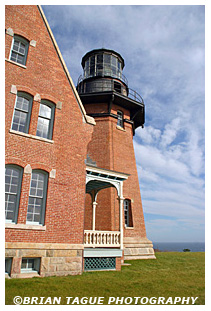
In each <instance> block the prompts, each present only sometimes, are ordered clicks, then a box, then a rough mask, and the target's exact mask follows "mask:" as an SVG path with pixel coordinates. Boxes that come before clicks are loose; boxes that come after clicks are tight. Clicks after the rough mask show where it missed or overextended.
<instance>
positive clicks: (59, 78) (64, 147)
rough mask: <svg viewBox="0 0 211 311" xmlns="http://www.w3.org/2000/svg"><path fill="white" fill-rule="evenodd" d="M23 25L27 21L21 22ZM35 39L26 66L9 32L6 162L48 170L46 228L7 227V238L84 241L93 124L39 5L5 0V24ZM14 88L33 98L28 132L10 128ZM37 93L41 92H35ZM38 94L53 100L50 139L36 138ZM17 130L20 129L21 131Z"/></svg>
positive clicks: (23, 200)
mask: <svg viewBox="0 0 211 311" xmlns="http://www.w3.org/2000/svg"><path fill="white" fill-rule="evenodd" d="M23 25H24V27H23ZM9 28H11V29H12V30H13V32H14V34H17V35H21V36H24V37H25V38H26V39H27V40H29V41H31V40H34V41H36V46H31V45H29V51H28V57H27V62H26V66H25V67H23V66H19V65H18V64H14V63H12V62H10V61H9V55H10V49H11V44H12V40H13V37H12V36H11V35H9V34H7V33H6V35H5V48H6V50H5V58H6V61H5V74H6V84H5V100H6V103H5V104H6V109H5V112H6V117H5V153H6V154H5V158H6V163H8V164H17V165H20V166H21V167H23V168H24V167H26V165H28V164H29V165H30V166H31V169H43V170H45V171H47V172H48V173H49V174H50V172H51V171H52V170H55V171H56V175H55V178H51V177H50V178H49V182H48V190H47V202H46V213H45V230H38V229H37V230H36V229H34V228H33V229H29V227H27V229H26V230H25V229H24V227H22V228H21V229H14V228H6V235H5V238H6V241H7V242H32V241H33V242H39V243H49V242H51V243H83V229H84V228H83V227H84V200H85V176H86V172H85V162H84V160H85V159H86V153H87V143H88V141H89V140H90V138H91V133H92V130H93V127H92V126H91V125H89V124H87V123H85V122H84V121H83V116H82V113H81V110H80V107H79V105H78V102H77V100H76V98H75V95H74V93H73V91H72V88H71V86H70V83H69V81H68V79H67V77H66V74H65V72H64V68H63V66H62V64H61V62H60V60H59V58H58V55H57V51H56V49H55V47H54V45H53V42H52V40H51V38H50V36H49V33H48V30H47V28H46V26H45V24H44V22H43V19H42V17H41V14H40V12H39V10H38V8H37V6H22V5H20V6H6V17H5V30H7V29H9ZM12 85H13V86H15V89H16V91H24V92H27V93H29V94H31V95H32V96H33V98H34V100H33V105H32V113H31V121H30V127H29V133H28V135H19V134H18V133H14V131H12V132H11V130H10V129H11V122H12V118H13V111H14V105H15V100H16V94H15V93H16V92H14V87H13V89H12V92H11V87H12ZM36 94H39V95H36ZM40 99H48V100H50V101H52V102H53V103H54V104H55V106H56V105H57V104H58V102H61V103H62V107H59V108H61V109H58V106H56V107H57V108H55V120H54V126H53V138H52V141H47V140H42V139H37V138H36V137H35V136H36V128H37V120H38V113H39V106H40ZM17 134H18V135H17ZM30 178H31V174H28V173H24V174H23V181H22V189H21V196H20V206H19V214H18V224H19V225H20V224H22V225H24V224H25V223H26V213H27V206H28V195H29V187H30Z"/></svg>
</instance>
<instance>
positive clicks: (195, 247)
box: [153, 242, 205, 252]
mask: <svg viewBox="0 0 211 311" xmlns="http://www.w3.org/2000/svg"><path fill="white" fill-rule="evenodd" d="M153 248H154V249H155V250H159V251H162V252H183V250H184V249H189V250H190V251H191V252H205V242H153Z"/></svg>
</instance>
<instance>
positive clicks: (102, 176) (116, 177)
mask: <svg viewBox="0 0 211 311" xmlns="http://www.w3.org/2000/svg"><path fill="white" fill-rule="evenodd" d="M86 171H87V183H86V192H87V193H91V192H92V191H95V192H98V191H100V190H102V189H106V188H110V187H116V188H119V187H117V184H119V183H120V182H122V181H124V180H126V179H127V178H128V177H129V176H130V175H129V174H125V173H122V172H117V171H113V170H108V169H104V168H99V167H96V166H92V165H87V166H86Z"/></svg>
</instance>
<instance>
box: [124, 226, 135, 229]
mask: <svg viewBox="0 0 211 311" xmlns="http://www.w3.org/2000/svg"><path fill="white" fill-rule="evenodd" d="M125 229H129V230H131V229H132V230H133V229H134V227H126V226H125Z"/></svg>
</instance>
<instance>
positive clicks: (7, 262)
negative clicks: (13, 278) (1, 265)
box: [5, 258, 12, 275]
mask: <svg viewBox="0 0 211 311" xmlns="http://www.w3.org/2000/svg"><path fill="white" fill-rule="evenodd" d="M11 267H12V258H5V274H7V275H10V274H11Z"/></svg>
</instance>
